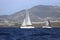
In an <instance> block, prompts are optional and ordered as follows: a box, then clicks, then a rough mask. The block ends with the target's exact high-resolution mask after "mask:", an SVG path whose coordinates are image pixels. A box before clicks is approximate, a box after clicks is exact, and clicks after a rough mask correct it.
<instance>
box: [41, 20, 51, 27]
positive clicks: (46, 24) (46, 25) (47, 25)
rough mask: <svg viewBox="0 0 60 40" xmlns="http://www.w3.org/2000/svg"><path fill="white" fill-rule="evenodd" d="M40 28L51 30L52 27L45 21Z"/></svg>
mask: <svg viewBox="0 0 60 40" xmlns="http://www.w3.org/2000/svg"><path fill="white" fill-rule="evenodd" d="M42 28H52V27H50V23H49V21H45V26H42Z"/></svg>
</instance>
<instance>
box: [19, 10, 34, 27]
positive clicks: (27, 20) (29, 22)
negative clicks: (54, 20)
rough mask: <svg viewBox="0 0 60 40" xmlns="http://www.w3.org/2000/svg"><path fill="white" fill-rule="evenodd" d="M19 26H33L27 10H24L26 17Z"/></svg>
mask: <svg viewBox="0 0 60 40" xmlns="http://www.w3.org/2000/svg"><path fill="white" fill-rule="evenodd" d="M20 28H35V27H33V26H32V23H31V20H30V17H29V12H27V11H26V17H25V19H24V21H23V23H22V26H21V27H20Z"/></svg>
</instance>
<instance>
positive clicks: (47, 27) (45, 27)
mask: <svg viewBox="0 0 60 40" xmlns="http://www.w3.org/2000/svg"><path fill="white" fill-rule="evenodd" d="M42 28H52V27H50V26H42Z"/></svg>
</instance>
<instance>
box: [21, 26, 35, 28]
mask: <svg viewBox="0 0 60 40" xmlns="http://www.w3.org/2000/svg"><path fill="white" fill-rule="evenodd" d="M20 28H35V27H33V26H22V27H20Z"/></svg>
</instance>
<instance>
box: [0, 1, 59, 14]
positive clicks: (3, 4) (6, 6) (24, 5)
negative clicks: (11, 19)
mask: <svg viewBox="0 0 60 40" xmlns="http://www.w3.org/2000/svg"><path fill="white" fill-rule="evenodd" d="M37 5H53V6H60V0H0V15H10V14H13V13H15V12H18V11H21V10H23V9H29V8H32V7H33V6H37Z"/></svg>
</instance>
